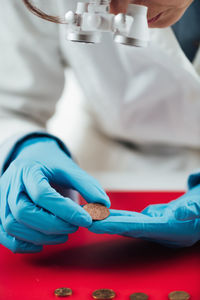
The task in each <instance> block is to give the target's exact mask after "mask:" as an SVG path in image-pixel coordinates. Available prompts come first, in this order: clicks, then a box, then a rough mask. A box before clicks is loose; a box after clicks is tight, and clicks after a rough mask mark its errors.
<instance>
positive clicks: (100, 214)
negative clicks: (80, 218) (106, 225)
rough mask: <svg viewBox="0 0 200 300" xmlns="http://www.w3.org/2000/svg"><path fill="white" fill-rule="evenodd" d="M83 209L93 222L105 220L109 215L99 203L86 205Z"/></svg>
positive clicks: (106, 209) (107, 210) (105, 208)
mask: <svg viewBox="0 0 200 300" xmlns="http://www.w3.org/2000/svg"><path fill="white" fill-rule="evenodd" d="M83 208H84V209H85V210H86V211H87V212H88V213H89V214H90V216H91V217H92V220H93V221H100V220H104V219H106V218H107V217H108V216H109V215H110V212H109V209H108V208H107V207H106V206H104V205H102V204H100V203H88V204H86V205H84V206H83Z"/></svg>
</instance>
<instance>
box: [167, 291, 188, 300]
mask: <svg viewBox="0 0 200 300" xmlns="http://www.w3.org/2000/svg"><path fill="white" fill-rule="evenodd" d="M168 297H169V299H170V300H188V299H190V295H189V294H188V293H187V292H184V291H174V292H171V293H170V294H169V295H168Z"/></svg>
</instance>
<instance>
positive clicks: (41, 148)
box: [0, 137, 110, 253]
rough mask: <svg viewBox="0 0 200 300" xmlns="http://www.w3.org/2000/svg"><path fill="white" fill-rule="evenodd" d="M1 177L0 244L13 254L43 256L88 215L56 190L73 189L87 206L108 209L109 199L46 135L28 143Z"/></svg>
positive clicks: (85, 224) (86, 222)
mask: <svg viewBox="0 0 200 300" xmlns="http://www.w3.org/2000/svg"><path fill="white" fill-rule="evenodd" d="M15 156H16V158H15V159H14V160H13V162H12V163H11V164H10V165H9V167H8V168H7V170H6V171H5V172H4V174H3V175H2V177H1V178H0V243H1V244H2V245H4V246H5V247H7V248H9V249H10V250H11V251H13V252H15V253H16V252H17V253H25V252H39V251H41V250H42V246H43V245H53V244H59V243H64V242H66V241H67V236H68V234H69V233H73V232H75V231H76V230H77V228H78V226H83V227H88V226H89V225H91V224H92V219H91V217H90V215H89V214H88V213H87V212H86V211H85V210H84V209H83V208H82V207H81V206H80V205H78V204H77V203H75V202H74V201H73V200H71V199H70V198H66V197H63V196H62V195H61V194H59V193H58V192H57V191H56V190H55V189H54V188H52V186H51V185H50V183H51V184H53V185H54V186H58V187H61V188H64V189H68V188H72V189H75V190H77V191H78V192H80V194H81V195H82V196H83V197H84V198H85V200H86V201H88V202H99V203H102V204H105V205H106V206H107V207H109V206H110V201H109V199H108V196H107V195H106V194H105V192H104V191H103V189H102V188H101V187H100V185H99V184H98V183H97V181H96V180H94V179H93V178H92V177H90V176H89V175H88V174H87V173H85V172H84V171H83V170H81V169H80V168H79V167H78V166H77V165H76V164H75V163H74V161H73V160H72V159H71V158H70V157H69V156H68V155H67V154H66V153H65V152H64V151H63V150H62V149H61V148H60V146H59V145H58V143H57V142H56V141H55V140H53V139H50V138H48V137H43V138H34V139H30V140H27V141H26V142H24V143H23V144H22V145H21V147H19V148H18V151H17V153H16V154H15Z"/></svg>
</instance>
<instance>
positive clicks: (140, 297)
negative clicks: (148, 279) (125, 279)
mask: <svg viewBox="0 0 200 300" xmlns="http://www.w3.org/2000/svg"><path fill="white" fill-rule="evenodd" d="M148 298H149V296H148V295H147V294H144V293H134V294H132V295H130V300H147V299H148Z"/></svg>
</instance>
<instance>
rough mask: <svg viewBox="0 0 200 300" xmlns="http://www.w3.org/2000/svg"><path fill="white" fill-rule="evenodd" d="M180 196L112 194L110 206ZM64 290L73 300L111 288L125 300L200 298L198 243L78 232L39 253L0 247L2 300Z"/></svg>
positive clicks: (45, 299) (133, 206) (44, 297)
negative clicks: (139, 295)
mask: <svg viewBox="0 0 200 300" xmlns="http://www.w3.org/2000/svg"><path fill="white" fill-rule="evenodd" d="M180 194H181V193H179V192H172V193H170V192H126V193H125V192H111V193H109V195H110V198H111V201H112V208H119V209H129V210H135V211H140V210H141V209H142V208H144V207H145V206H146V205H148V204H149V203H161V202H168V201H170V200H172V199H175V198H177V197H178V196H180ZM63 286H64V287H71V288H72V289H73V291H74V293H73V296H71V297H69V298H68V299H72V300H76V299H77V300H78V299H79V300H80V299H86V300H87V299H92V298H91V293H92V291H93V290H95V289H98V288H112V289H114V290H115V291H116V293H117V297H116V299H122V300H123V299H124V300H125V299H127V300H128V299H129V295H130V294H131V293H134V292H145V293H147V294H148V295H149V300H154V299H155V300H167V299H168V297H167V295H168V293H169V292H171V291H174V290H185V291H187V292H189V293H190V295H191V300H200V244H199V243H198V244H196V245H195V246H193V247H191V248H186V249H179V250H177V249H176V250H174V249H167V248H164V247H162V246H160V245H156V244H153V243H149V242H144V241H140V240H133V239H130V238H122V237H118V236H110V235H96V234H93V233H90V232H88V231H87V230H85V229H80V230H79V231H78V232H77V233H75V234H73V235H71V236H70V237H69V241H68V242H67V243H66V244H64V245H59V246H48V247H45V249H44V251H43V252H41V253H39V254H28V255H21V254H12V253H11V252H10V251H9V250H7V249H5V248H4V247H3V246H0V300H11V299H12V300H36V299H37V300H39V299H40V300H50V299H56V297H55V296H54V293H53V292H54V289H56V288H59V287H63Z"/></svg>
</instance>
